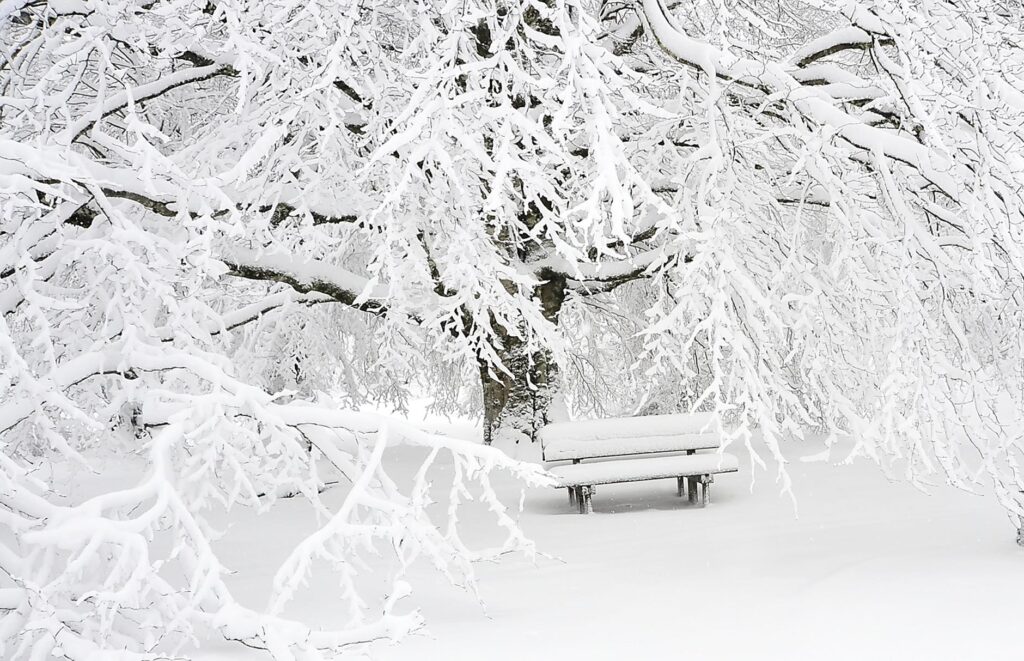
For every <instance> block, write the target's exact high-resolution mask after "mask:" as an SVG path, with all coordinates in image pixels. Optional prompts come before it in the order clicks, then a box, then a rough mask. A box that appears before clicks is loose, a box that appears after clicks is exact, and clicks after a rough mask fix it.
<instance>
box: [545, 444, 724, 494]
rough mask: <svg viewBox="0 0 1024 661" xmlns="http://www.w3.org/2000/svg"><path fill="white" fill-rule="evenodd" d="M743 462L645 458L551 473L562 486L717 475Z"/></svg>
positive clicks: (717, 457)
mask: <svg viewBox="0 0 1024 661" xmlns="http://www.w3.org/2000/svg"><path fill="white" fill-rule="evenodd" d="M737 470H739V461H738V460H737V459H736V457H735V456H733V455H731V454H725V453H721V452H716V453H714V454H693V455H680V456H675V457H645V458H641V459H627V460H624V461H599V462H594V463H590V464H567V465H564V466H558V467H556V468H551V469H549V470H548V472H549V473H550V474H551V475H554V476H555V478H557V479H558V481H559V486H562V487H573V486H579V485H589V486H593V485H595V484H613V483H616V482H640V481H643V480H660V479H662V478H666V477H683V476H689V475H713V474H715V473H734V472H736V471H737Z"/></svg>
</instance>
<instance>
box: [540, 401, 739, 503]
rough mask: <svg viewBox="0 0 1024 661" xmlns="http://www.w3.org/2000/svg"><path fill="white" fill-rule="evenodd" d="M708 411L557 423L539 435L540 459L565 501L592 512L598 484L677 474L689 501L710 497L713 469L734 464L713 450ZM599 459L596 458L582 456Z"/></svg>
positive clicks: (716, 438)
mask: <svg viewBox="0 0 1024 661" xmlns="http://www.w3.org/2000/svg"><path fill="white" fill-rule="evenodd" d="M713 429H715V428H714V426H713V420H712V417H711V415H710V414H694V415H681V414H680V415H652V416H643V417H636V418H608V419H605V420H586V421H580V422H556V423H553V424H550V425H547V426H545V427H544V428H542V429H541V430H540V432H539V434H538V438H539V439H540V442H541V450H542V453H543V455H542V456H543V458H544V461H545V462H564V461H571V462H572V463H570V464H561V465H557V466H548V472H549V473H551V474H552V475H554V476H555V477H556V478H557V480H558V482H557V485H556V486H558V487H559V488H566V489H568V490H569V503H570V504H575V505H577V506H578V507H579V511H580V513H581V514H588V513H590V512H591V511H592V507H591V496H593V494H594V487H595V486H596V485H598V484H614V483H617V482H639V481H643V480H658V479H663V478H669V477H674V478H676V493H677V495H679V496H682V495H683V493H684V491H685V492H686V493H687V495H688V497H689V500H690V502H691V503H700V504H702V505H706V504H708V502H710V485H711V483H712V482H713V481H714V476H715V475H716V474H718V473H733V472H735V471H736V470H738V468H739V464H738V462H737V460H736V457H734V456H733V455H731V454H725V453H723V452H706V453H703V454H697V451H698V450H718V449H719V448H720V447H721V436H720V435H719V434H718V433H717V432H716V431H709V430H713ZM681 452H682V453H685V454H679V453H681ZM591 459H599V460H601V461H590V462H588V463H581V462H583V461H584V460H591Z"/></svg>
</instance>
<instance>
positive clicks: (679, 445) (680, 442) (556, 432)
mask: <svg viewBox="0 0 1024 661" xmlns="http://www.w3.org/2000/svg"><path fill="white" fill-rule="evenodd" d="M537 437H538V438H539V439H540V442H541V450H542V452H543V457H544V461H564V460H568V459H597V458H599V457H615V456H620V455H633V454H651V453H655V452H681V451H683V450H708V449H714V448H717V447H719V446H720V445H721V434H720V433H719V431H718V427H717V425H716V423H715V421H714V417H713V416H712V414H710V413H695V414H682V413H680V414H671V415H650V416H639V417H635V418H606V419H604V420H583V421H578V422H555V423H552V424H550V425H546V426H545V427H543V428H541V430H540V431H539V432H538V434H537Z"/></svg>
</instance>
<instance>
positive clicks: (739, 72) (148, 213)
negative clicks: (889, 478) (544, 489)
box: [0, 0, 1024, 658]
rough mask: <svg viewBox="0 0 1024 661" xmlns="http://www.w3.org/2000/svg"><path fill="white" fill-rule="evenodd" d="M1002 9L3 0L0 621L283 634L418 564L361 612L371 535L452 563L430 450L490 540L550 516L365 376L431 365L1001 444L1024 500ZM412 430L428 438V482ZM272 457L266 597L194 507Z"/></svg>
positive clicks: (385, 383) (286, 644)
mask: <svg viewBox="0 0 1024 661" xmlns="http://www.w3.org/2000/svg"><path fill="white" fill-rule="evenodd" d="M1020 11H1021V10H1020V9H1019V8H1017V7H1015V6H1014V5H1012V4H1011V3H996V2H981V3H979V2H971V3H963V6H960V5H958V4H957V3H949V2H937V1H935V2H932V1H926V2H923V3H918V4H917V5H915V6H914V7H913V8H909V7H908V6H905V5H903V4H900V3H896V2H885V1H879V2H874V3H870V4H867V3H865V4H858V3H851V4H846V3H841V4H832V3H828V2H817V3H801V2H795V1H794V2H788V1H779V2H774V3H758V7H757V10H756V11H754V10H752V9H751V8H750V6H748V5H747V4H745V3H743V2H731V1H722V2H698V3H681V4H679V3H676V4H670V3H666V2H664V1H663V0H643V1H642V2H636V3H634V2H623V3H613V2H605V3H596V2H585V1H582V0H581V1H576V0H567V1H557V0H549V1H544V2H541V1H534V2H530V1H527V2H499V1H471V2H464V3H457V4H451V3H431V2H406V3H397V2H396V3H367V2H358V1H351V2H343V3H325V4H317V3H308V2H293V1H291V0H280V1H277V2H243V1H235V2H220V1H219V0H213V1H211V2H207V3H205V4H203V3H197V2H194V0H188V1H184V0H169V1H157V2H137V1H129V0H116V1H113V2H102V3H91V2H87V1H82V2H78V1H75V0H71V1H65V0H62V1H61V2H43V1H31V0H27V1H26V0H7V1H6V2H0V47H2V49H3V50H2V53H3V59H2V61H0V191H2V193H0V208H2V209H3V215H2V219H0V241H2V243H0V255H2V258H0V281H2V282H0V311H2V318H3V326H0V383H2V384H3V392H4V397H3V401H2V403H0V433H2V435H3V436H2V441H0V448H2V454H0V461H2V464H0V520H3V521H4V523H5V525H7V526H8V527H9V529H10V530H12V531H14V532H13V535H12V536H10V537H9V538H4V539H0V576H3V577H5V579H4V580H5V581H6V585H4V586H2V590H3V591H2V592H0V609H2V610H0V612H3V613H6V615H3V616H2V617H3V619H2V620H0V632H2V633H3V634H4V635H3V636H2V637H0V639H2V640H11V641H13V642H11V643H8V646H9V647H10V648H12V649H15V650H16V651H17V652H19V653H22V654H26V655H27V654H28V653H29V651H30V650H33V649H38V650H43V651H42V652H39V653H41V654H43V655H45V654H47V653H49V651H52V650H53V649H59V650H60V651H61V652H62V653H63V654H65V655H66V656H69V657H71V658H85V657H86V656H88V655H89V654H91V653H92V652H94V651H95V650H97V649H108V648H116V649H123V648H125V647H129V648H130V649H133V650H135V651H136V652H137V653H138V655H139V657H140V658H146V657H147V655H152V654H157V653H158V651H159V650H161V649H163V648H164V647H166V646H169V645H173V644H174V643H175V642H176V641H175V640H172V639H173V638H174V637H175V636H180V637H181V639H182V640H187V639H188V637H189V636H191V635H193V634H194V633H195V632H197V631H200V630H203V631H213V632H216V633H218V634H219V635H222V636H224V637H227V638H231V639H237V640H241V641H244V642H245V643H246V644H250V645H256V646H263V647H266V648H268V649H270V650H271V652H272V653H274V654H275V655H276V656H278V657H279V658H289V657H288V655H289V654H291V653H297V652H300V651H301V652H303V653H305V652H309V651H310V650H323V651H327V650H337V649H340V648H343V647H345V646H346V645H348V644H351V643H354V642H357V641H362V640H366V639H368V638H373V637H378V636H398V635H400V634H401V633H402V632H404V631H407V630H408V629H410V628H412V627H414V626H415V625H416V621H415V618H413V617H412V616H399V615H396V614H394V612H393V610H392V608H393V605H394V599H396V598H397V597H398V596H401V595H402V594H404V592H405V588H404V584H403V582H402V580H401V572H398V574H396V575H395V576H394V577H393V578H394V583H393V588H392V589H391V590H390V591H389V592H388V594H389V595H391V597H390V599H389V600H388V601H387V602H386V604H385V606H384V607H383V612H384V613H385V615H384V617H383V618H382V619H376V620H374V619H369V620H368V619H367V613H368V612H369V607H368V606H366V602H365V601H363V599H362V598H361V597H360V595H359V594H358V592H357V590H356V588H355V584H354V583H353V582H352V574H351V572H352V569H351V562H352V556H353V554H355V553H357V552H358V549H362V548H364V547H365V545H371V546H372V545H373V543H374V542H383V543H386V544H390V545H391V546H392V547H393V548H395V549H396V552H397V553H398V554H399V556H400V558H401V560H402V565H403V566H404V565H405V563H407V562H411V561H412V559H413V558H415V557H416V556H418V555H421V554H425V555H427V556H428V557H429V558H430V559H431V560H433V561H434V562H435V564H437V565H438V566H441V567H444V568H446V569H447V570H448V571H449V572H451V573H452V575H453V576H456V577H458V576H462V577H464V578H465V577H467V576H470V577H471V568H470V565H469V564H468V563H469V561H470V560H471V559H473V558H475V557H478V556H477V555H476V554H474V553H473V552H471V551H470V550H468V549H467V548H466V547H465V546H464V545H463V544H462V543H461V541H459V539H458V536H457V533H453V532H452V531H453V530H455V528H454V519H455V517H456V514H455V510H454V509H453V510H451V511H450V512H449V519H447V520H448V521H449V523H448V524H439V523H438V522H437V521H436V520H432V519H431V517H430V516H429V514H428V509H427V505H428V502H429V486H428V485H429V479H428V477H427V475H428V473H429V470H428V469H429V468H430V466H431V465H433V463H434V462H435V460H436V457H437V454H438V453H441V452H444V453H449V454H450V455H451V456H452V461H454V462H455V464H456V466H458V467H459V470H457V471H456V477H455V478H454V479H455V481H454V482H453V484H452V494H454V496H453V498H454V501H455V502H456V503H458V501H459V499H460V498H462V495H461V494H462V488H463V486H464V482H465V481H476V482H477V483H478V487H479V489H480V493H481V494H482V495H483V497H484V498H488V499H491V500H490V501H489V502H491V503H492V504H493V506H494V510H495V512H496V516H498V518H499V522H500V523H501V524H502V525H504V526H505V528H506V530H507V531H508V541H507V543H506V545H505V547H503V548H505V549H524V550H529V545H528V542H527V541H526V540H524V539H523V538H522V536H521V534H520V533H519V531H518V530H517V529H516V527H515V525H514V522H513V521H512V519H510V518H509V517H508V515H507V514H506V513H505V510H504V509H503V506H502V505H501V504H500V503H498V502H497V501H496V500H494V495H493V490H491V489H490V487H489V482H488V477H487V475H488V469H490V468H493V467H501V468H505V469H507V470H509V471H512V472H513V473H515V474H517V475H519V476H521V477H523V478H524V479H527V480H532V481H535V482H536V481H540V480H542V479H543V478H542V477H541V476H540V475H539V474H538V473H537V472H536V471H535V470H533V469H531V468H529V467H527V466H524V465H522V464H518V463H516V462H512V461H510V460H508V459H507V458H505V457H504V455H502V454H501V453H499V452H497V451H494V450H491V449H489V448H481V447H479V446H476V445H473V444H469V443H459V442H455V441H451V440H450V439H443V438H439V437H433V436H429V435H424V434H422V433H418V432H415V431H414V430H410V429H405V428H402V429H397V428H392V429H390V431H388V432H385V433H382V432H381V423H380V422H379V421H378V420H376V419H375V418H372V417H367V416H365V415H360V414H355V413H350V412H347V411H348V410H350V409H352V408H353V407H356V406H358V405H360V404H362V403H365V402H387V403H391V404H397V405H402V404H404V403H405V401H406V399H407V398H408V397H409V395H410V393H415V392H422V391H423V389H424V388H425V387H428V388H429V390H430V392H433V393H434V394H436V395H437V399H438V405H439V406H441V407H443V408H448V409H459V410H463V411H466V410H476V411H482V412H483V418H484V436H485V440H486V441H487V442H490V440H491V439H492V438H493V437H496V436H498V435H501V434H503V433H505V432H509V433H511V434H513V435H517V436H519V437H522V436H523V435H527V436H528V435H531V434H532V433H533V431H535V429H536V428H537V426H538V425H539V424H541V423H543V422H544V420H545V419H546V417H547V415H548V410H549V407H550V402H551V400H552V397H553V392H554V391H555V390H556V389H558V388H565V389H566V390H567V395H568V397H569V398H570V400H571V401H572V402H573V404H574V406H575V407H576V408H577V409H580V410H589V411H600V410H603V409H605V408H613V409H614V407H617V408H618V409H620V410H622V409H625V410H639V409H644V410H656V409H665V410H676V409H708V410H714V411H716V412H718V413H719V415H721V416H723V417H725V418H727V419H728V420H729V421H730V422H731V428H732V429H733V430H734V432H733V433H734V434H735V437H736V438H737V439H743V440H746V441H747V442H748V447H749V448H750V450H751V452H752V453H754V454H755V457H757V459H758V460H759V461H761V458H760V456H759V455H758V449H757V447H755V446H754V445H751V444H750V443H749V439H750V437H751V434H752V433H753V432H754V431H755V430H757V431H759V433H761V434H762V436H763V438H764V447H765V448H767V452H768V454H770V455H771V456H773V457H774V459H775V460H776V461H777V462H778V465H779V475H780V479H782V480H783V486H784V488H788V483H787V482H786V481H785V480H786V477H785V471H784V458H783V456H782V453H781V451H780V449H779V444H778V440H779V439H780V438H781V437H782V436H784V435H786V434H796V435H800V434H801V433H802V431H801V430H803V429H805V428H807V427H808V426H814V427H818V428H821V429H824V430H826V431H827V432H829V433H830V442H832V441H833V440H834V439H835V438H837V437H838V436H839V435H844V434H845V435H850V436H852V438H853V439H854V441H855V442H854V447H853V451H852V455H851V457H855V456H866V457H869V458H871V459H872V460H874V461H876V462H878V463H879V464H880V465H882V466H883V467H885V468H887V469H889V470H890V471H903V472H904V473H905V474H906V475H907V476H908V477H910V478H911V479H918V478H919V477H921V476H924V475H927V474H930V473H934V472H936V471H939V472H942V473H943V474H944V475H945V476H946V477H947V478H948V479H949V480H950V481H951V482H953V483H954V484H957V485H959V486H961V487H963V488H967V489H972V488H975V487H976V486H978V485H981V484H983V483H984V482H989V483H991V484H993V485H994V486H995V492H996V494H997V496H998V497H999V499H1000V500H1001V502H1002V504H1003V505H1004V506H1005V507H1006V508H1007V511H1008V512H1010V513H1011V515H1012V516H1014V517H1016V520H1017V522H1018V527H1020V516H1021V514H1022V513H1024V511H1022V508H1021V504H1020V501H1019V492H1020V490H1021V488H1022V482H1024V481H1022V479H1021V475H1020V473H1019V469H1018V461H1019V458H1020V442H1021V431H1020V430H1021V429H1024V425H1022V423H1024V421H1022V420H1021V414H1020V411H1021V410H1022V406H1021V405H1022V404H1024V394H1022V384H1024V378H1022V377H1024V375H1022V373H1021V372H1022V369H1024V361H1022V358H1024V356H1022V355H1021V347H1020V342H1019V336H1020V328H1021V322H1022V319H1021V313H1022V305H1021V291H1020V284H1021V273H1022V271H1021V264H1022V259H1021V257H1022V255H1021V248H1020V246H1021V245H1022V237H1021V221H1022V218H1021V200H1022V195H1024V193H1022V192H1021V185H1020V184H1021V177H1022V174H1021V173H1022V171H1024V156H1022V154H1024V149H1022V144H1021V143H1022V137H1021V132H1020V131H1021V129H1020V125H1021V120H1022V118H1024V77H1022V69H1024V55H1022V52H1021V50H1020V48H1019V43H1020V42H1021V36H1022V35H1021V28H1020V25H1021V16H1020ZM466 383H471V384H474V386H475V388H476V394H475V395H473V396H472V397H470V398H469V399H467V398H466V388H464V385H465V384H466ZM112 430H114V431H112ZM399 440H403V441H404V442H409V443H414V444H419V445H421V446H423V447H425V448H427V450H428V452H429V455H428V459H427V460H426V463H425V464H424V467H423V470H422V471H421V473H420V474H419V475H418V476H417V480H416V482H415V484H413V485H410V486H409V487H408V489H406V490H405V491H403V490H402V489H400V488H399V487H397V486H396V484H395V482H394V481H392V480H391V478H389V477H388V475H387V473H386V471H385V469H384V464H383V463H382V457H383V456H385V453H386V451H387V448H388V447H389V445H391V444H394V443H396V442H398V441H399ZM96 447H101V448H108V449H109V448H111V447H113V448H119V449H121V450H122V451H132V452H141V453H142V454H143V455H144V456H145V457H146V461H147V465H148V466H149V474H148V475H147V477H146V478H145V480H144V481H142V482H141V483H139V484H138V485H136V486H135V487H132V488H131V489H127V490H121V491H118V490H111V491H109V492H107V493H103V494H99V495H97V496H95V497H92V498H89V499H84V500H83V499H78V500H76V499H75V497H74V494H72V496H73V497H72V498H71V499H70V501H68V502H64V501H61V500H60V498H59V496H58V493H57V489H59V487H60V485H59V484H58V483H57V481H56V480H53V481H50V482H47V481H45V480H42V479H41V478H40V477H39V476H38V475H37V474H36V473H35V472H34V471H33V468H34V467H35V466H37V465H39V464H40V462H47V461H51V460H52V459H53V457H55V456H57V457H64V458H69V457H70V458H76V457H80V456H81V453H82V452H83V451H85V450H91V449H93V448H96ZM308 448H312V452H310V451H308ZM761 452H762V453H763V452H764V450H761ZM82 461H85V459H84V458H83V459H82ZM324 461H326V462H327V463H328V464H330V466H331V470H332V471H334V472H337V473H340V474H341V476H343V478H344V479H346V480H347V481H348V482H349V483H350V484H351V487H350V491H349V492H348V495H347V497H346V501H345V504H344V505H343V506H342V507H341V509H340V510H339V511H337V512H328V511H326V508H325V507H324V506H323V505H322V503H321V502H320V500H319V497H318V488H319V486H320V485H321V484H322V483H323V482H324V480H325V479H326V476H321V475H320V474H319V473H318V470H319V467H320V466H322V464H323V462H324ZM284 492H291V493H301V494H303V495H305V496H306V497H308V498H309V499H310V502H311V503H312V504H313V506H314V507H317V508H319V511H321V512H322V513H323V514H324V515H325V516H326V517H328V518H327V519H326V520H327V521H329V523H328V524H326V525H325V526H324V527H323V528H322V529H321V530H320V531H318V532H317V533H316V534H315V535H313V536H312V537H311V538H310V539H309V540H308V541H307V543H305V544H304V545H303V546H302V547H301V548H299V549H296V552H295V555H294V556H293V557H292V558H291V559H290V560H289V562H288V563H287V564H286V566H285V567H283V568H282V571H281V573H280V574H279V577H278V582H277V584H276V588H277V592H276V594H277V597H276V599H275V602H274V604H273V607H272V609H271V613H272V614H271V615H261V614H258V613H255V612H252V611H248V610H246V609H244V608H242V607H241V606H239V605H238V604H237V602H235V601H234V600H233V598H232V597H231V595H230V592H229V591H228V590H227V587H226V585H225V583H224V581H223V575H224V572H225V569H224V568H223V567H222V566H221V565H220V563H219V560H218V557H217V554H216V553H215V551H214V548H213V546H212V545H211V540H212V537H213V533H212V532H211V531H210V530H209V528H208V525H207V524H206V523H205V519H204V514H203V513H204V512H205V511H207V510H208V509H210V508H213V509H216V508H221V507H226V506H231V505H233V504H242V505H249V506H255V505H257V504H258V503H266V502H271V501H273V499H274V497H275V494H277V493H284ZM69 502H70V504H69ZM445 526H447V528H446V527H445ZM157 534H159V535H162V536H169V538H170V539H173V540H174V545H173V546H174V548H175V551H174V553H173V554H172V555H171V556H168V557H165V558H159V557H157V556H156V555H152V554H151V546H150V543H149V541H148V540H149V539H150V538H151V537H152V536H153V535H157ZM411 540H412V541H411ZM412 542H414V543H412ZM317 554H321V555H326V556H327V557H329V558H331V559H334V560H336V561H337V563H338V567H339V571H340V575H341V577H342V581H343V586H344V589H345V591H346V595H347V596H349V597H350V598H351V603H352V609H351V625H350V626H348V627H347V628H345V629H343V630H340V631H338V632H335V633H333V634H319V633H312V632H310V631H308V630H307V629H305V628H304V627H302V626H301V625H299V624H298V623H294V622H288V621H286V620H285V619H283V618H281V617H280V615H279V613H280V609H281V607H283V604H284V603H285V602H286V601H287V599H288V597H289V596H290V595H291V593H292V592H293V590H294V589H295V587H296V586H297V584H298V582H299V581H300V580H301V578H302V577H303V576H304V575H305V572H306V570H307V568H308V560H309V558H311V557H313V556H315V555H317ZM165 562H172V563H179V564H180V566H181V568H182V570H183V572H184V573H183V574H182V575H183V576H186V577H188V578H187V580H184V581H175V580H171V579H168V577H167V572H166V570H161V567H163V566H164V563H165ZM378 612H379V611H378ZM97 614H101V615H102V617H97ZM158 631H164V632H166V633H165V634H157V633H156V632H158ZM132 641H134V642H132Z"/></svg>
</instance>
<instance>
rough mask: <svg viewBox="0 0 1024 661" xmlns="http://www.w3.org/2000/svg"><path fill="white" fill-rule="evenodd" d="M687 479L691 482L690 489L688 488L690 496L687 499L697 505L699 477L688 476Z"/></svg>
mask: <svg viewBox="0 0 1024 661" xmlns="http://www.w3.org/2000/svg"><path fill="white" fill-rule="evenodd" d="M686 481H687V482H688V483H689V489H688V492H689V498H688V499H687V500H688V501H689V503H690V504H691V505H696V504H697V500H698V498H697V478H696V477H688V478H686Z"/></svg>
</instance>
